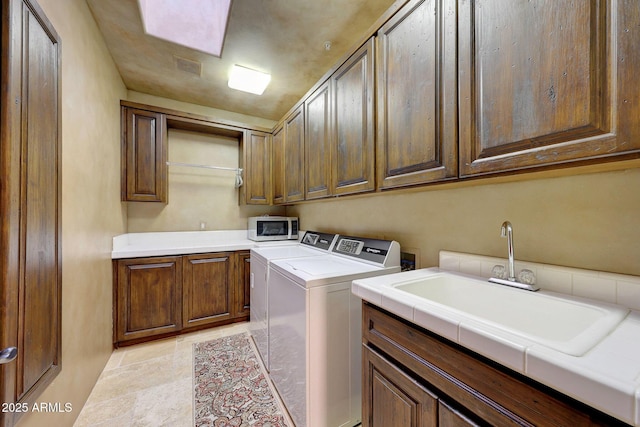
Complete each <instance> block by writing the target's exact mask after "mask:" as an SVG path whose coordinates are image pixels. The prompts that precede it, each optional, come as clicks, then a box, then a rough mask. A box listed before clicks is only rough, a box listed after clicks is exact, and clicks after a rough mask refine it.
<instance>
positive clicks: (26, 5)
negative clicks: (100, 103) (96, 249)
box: [0, 0, 62, 425]
mask: <svg viewBox="0 0 640 427" xmlns="http://www.w3.org/2000/svg"><path fill="white" fill-rule="evenodd" d="M0 75H1V80H2V100H1V101H2V108H0V113H1V125H0V132H1V138H2V142H1V148H0V174H1V175H0V176H1V184H2V185H0V210H1V213H2V221H1V225H0V239H1V240H0V248H1V249H0V263H1V265H2V268H1V271H2V280H1V281H0V290H1V294H0V296H1V299H2V307H1V309H0V349H4V348H7V347H16V348H17V349H18V353H17V358H16V359H15V360H13V361H11V362H9V363H6V364H2V365H0V390H1V391H0V392H1V394H2V402H3V403H16V402H17V403H32V402H34V401H35V400H36V398H37V397H38V396H39V395H40V393H41V392H42V391H43V390H44V388H45V387H46V386H47V385H48V384H49V383H50V382H51V381H52V380H53V379H54V377H55V376H56V375H57V374H58V372H59V371H60V369H61V345H62V343H61V301H62V300H61V292H62V287H61V283H62V282H61V281H62V275H61V265H62V260H61V255H62V252H61V218H60V213H61V198H60V196H61V191H60V142H61V141H60V140H61V126H60V123H61V121H60V39H59V37H58V35H57V34H56V32H55V30H54V29H53V27H52V26H51V24H50V23H49V21H48V20H47V18H46V16H45V15H44V13H43V11H42V10H41V8H40V7H39V6H38V4H37V3H35V2H34V1H30V0H3V1H2V68H1V72H0ZM15 415H16V413H15V412H13V413H12V412H7V411H1V412H0V425H13V424H14V423H15V422H16V419H15Z"/></svg>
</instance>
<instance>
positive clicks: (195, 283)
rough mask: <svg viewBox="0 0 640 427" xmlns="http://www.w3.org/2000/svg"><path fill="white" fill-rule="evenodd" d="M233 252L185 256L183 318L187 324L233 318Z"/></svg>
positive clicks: (183, 265) (201, 323)
mask: <svg viewBox="0 0 640 427" xmlns="http://www.w3.org/2000/svg"><path fill="white" fill-rule="evenodd" d="M230 256H231V254H230V253H229V252H219V253H214V254H204V255H203V254H198V255H186V256H183V257H182V268H183V277H182V321H183V325H184V327H185V328H186V327H190V326H202V325H206V324H210V323H215V322H217V321H223V320H229V319H231V310H232V307H233V301H232V300H233V296H234V295H233V286H234V284H235V280H234V277H233V265H232V260H231V258H230Z"/></svg>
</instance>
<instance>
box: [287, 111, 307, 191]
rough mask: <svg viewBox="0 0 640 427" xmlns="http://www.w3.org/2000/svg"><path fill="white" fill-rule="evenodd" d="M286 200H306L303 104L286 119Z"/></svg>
mask: <svg viewBox="0 0 640 427" xmlns="http://www.w3.org/2000/svg"><path fill="white" fill-rule="evenodd" d="M284 159H285V160H284V186H285V196H284V199H285V202H297V201H300V200H304V108H303V106H302V105H301V106H300V107H298V108H297V109H296V110H295V111H294V112H293V113H291V115H289V116H288V117H287V118H286V119H285V121H284Z"/></svg>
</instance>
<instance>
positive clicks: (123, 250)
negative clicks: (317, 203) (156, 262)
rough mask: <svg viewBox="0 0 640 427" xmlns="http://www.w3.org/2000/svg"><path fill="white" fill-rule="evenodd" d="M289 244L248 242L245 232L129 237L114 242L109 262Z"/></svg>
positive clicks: (280, 242) (175, 232) (116, 238)
mask: <svg viewBox="0 0 640 427" xmlns="http://www.w3.org/2000/svg"><path fill="white" fill-rule="evenodd" d="M302 234H304V233H302V232H301V233H300V235H302ZM291 243H295V241H293V240H285V241H277V242H254V241H253V240H249V239H247V230H220V231H168V232H157V233H128V234H121V235H119V236H115V237H114V238H113V251H112V252H111V258H112V259H120V258H137V257H148V256H165V255H186V254H197V253H209V252H225V251H242V250H248V249H251V248H255V247H258V246H264V245H278V244H291Z"/></svg>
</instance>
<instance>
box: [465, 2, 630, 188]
mask: <svg viewBox="0 0 640 427" xmlns="http://www.w3.org/2000/svg"><path fill="white" fill-rule="evenodd" d="M458 3H459V13H460V21H459V28H460V31H459V34H460V37H459V58H460V59H459V61H460V62H459V91H460V96H459V99H460V123H459V126H460V172H461V176H469V175H478V174H485V173H490V172H495V171H511V170H518V169H525V168H531V167H536V166H545V165H551V164H561V163H569V162H572V161H576V160H581V159H587V158H601V159H603V158H607V157H610V156H613V155H616V154H618V153H623V152H625V151H627V152H631V151H636V152H637V151H638V149H640V140H639V139H638V135H639V134H640V130H639V129H640V127H639V126H638V114H639V113H640V108H639V107H638V106H637V102H636V103H635V104H636V105H635V106H630V105H628V104H630V102H629V96H630V94H634V95H633V96H632V97H633V98H635V100H636V101H637V99H638V98H637V96H636V95H635V94H637V93H639V92H640V89H639V87H638V79H637V78H636V77H632V74H633V73H637V64H638V49H637V43H638V36H637V31H636V32H633V31H629V30H628V28H629V27H630V26H633V25H635V24H631V22H633V19H635V20H636V21H635V22H636V23H637V17H638V9H640V6H638V4H639V3H638V2H630V1H627V2H609V1H605V0H580V1H575V2H571V4H569V3H567V2H562V4H557V3H556V2H550V1H548V0H531V1H524V0H523V1H508V0H503V1H493V2H465V1H459V2H458ZM633 17H635V18H633ZM627 20H628V21H627ZM623 22H628V23H627V24H625V23H623ZM625 28H626V29H625ZM623 29H624V30H623ZM631 43H636V47H635V48H633V47H632V44H631ZM633 64H635V70H636V71H631V70H632V69H633V67H634V65H633ZM632 103H633V102H632ZM634 114H635V116H634Z"/></svg>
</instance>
